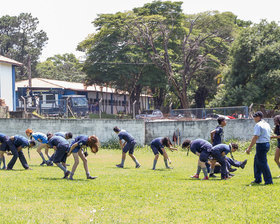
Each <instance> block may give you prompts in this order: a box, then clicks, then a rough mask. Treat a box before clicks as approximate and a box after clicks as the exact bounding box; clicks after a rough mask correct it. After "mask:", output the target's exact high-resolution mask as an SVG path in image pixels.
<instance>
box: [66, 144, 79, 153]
mask: <svg viewBox="0 0 280 224" xmlns="http://www.w3.org/2000/svg"><path fill="white" fill-rule="evenodd" d="M78 145H79V143H78V142H76V143H74V144H73V145H72V146H71V148H70V150H69V152H68V154H67V155H68V156H70V154H71V152H72V151H73V149H75V148H76V147H77V146H78Z"/></svg>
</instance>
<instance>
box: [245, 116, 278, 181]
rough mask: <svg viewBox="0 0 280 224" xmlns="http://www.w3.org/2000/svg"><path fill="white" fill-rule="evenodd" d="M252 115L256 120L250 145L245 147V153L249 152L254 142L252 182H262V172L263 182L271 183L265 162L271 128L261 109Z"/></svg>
mask: <svg viewBox="0 0 280 224" xmlns="http://www.w3.org/2000/svg"><path fill="white" fill-rule="evenodd" d="M253 117H254V120H255V122H256V125H255V128H254V136H253V138H252V140H251V144H250V146H249V147H248V148H247V149H246V153H247V154H250V152H251V150H252V148H253V146H254V145H255V144H256V155H255V159H254V177H255V180H254V181H253V182H252V184H260V183H261V182H262V174H263V179H264V181H265V184H273V182H272V176H271V172H270V169H269V166H268V163H267V152H268V151H269V148H270V143H269V141H270V133H271V128H270V126H269V124H268V123H267V122H266V121H264V120H263V119H262V118H263V113H262V112H261V111H257V112H256V113H255V114H254V115H253Z"/></svg>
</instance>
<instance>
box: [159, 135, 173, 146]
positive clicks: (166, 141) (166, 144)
mask: <svg viewBox="0 0 280 224" xmlns="http://www.w3.org/2000/svg"><path fill="white" fill-rule="evenodd" d="M161 143H162V145H163V146H166V147H171V146H172V143H171V141H170V139H169V138H168V137H164V138H163V139H162V140H161Z"/></svg>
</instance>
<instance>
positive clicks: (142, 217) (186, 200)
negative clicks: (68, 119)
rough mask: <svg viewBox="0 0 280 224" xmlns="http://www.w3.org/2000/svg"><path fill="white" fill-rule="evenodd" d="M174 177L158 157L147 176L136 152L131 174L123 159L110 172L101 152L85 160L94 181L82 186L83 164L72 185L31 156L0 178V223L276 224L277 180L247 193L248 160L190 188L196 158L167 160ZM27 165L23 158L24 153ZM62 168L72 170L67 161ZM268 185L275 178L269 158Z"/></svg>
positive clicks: (146, 161) (110, 160)
mask: <svg viewBox="0 0 280 224" xmlns="http://www.w3.org/2000/svg"><path fill="white" fill-rule="evenodd" d="M168 154H169V156H170V158H171V160H172V163H173V166H174V169H173V170H166V169H164V163H163V160H162V157H161V158H160V160H159V162H158V165H157V168H158V170H156V171H153V170H151V167H152V161H153V154H152V152H151V151H149V150H147V149H145V148H143V149H137V150H136V152H135V155H136V156H137V158H138V159H139V161H140V162H141V164H142V167H141V168H140V169H135V168H134V164H133V163H132V161H131V159H130V158H128V159H127V162H126V164H125V166H126V167H125V169H119V168H115V167H114V165H115V164H117V163H118V162H119V161H120V156H121V152H120V151H119V150H101V151H99V152H98V154H97V155H93V154H90V155H89V157H88V161H89V168H90V170H91V174H92V175H97V176H98V178H97V179H96V180H87V179H86V178H85V172H84V169H83V164H82V163H80V165H79V167H78V169H77V172H76V174H75V176H74V177H75V178H76V180H74V181H70V180H62V179H61V177H62V176H63V173H62V171H61V170H60V169H59V168H57V167H40V166H38V164H40V162H41V161H40V159H39V156H38V154H37V153H36V152H35V150H33V151H32V152H31V161H29V163H30V166H31V168H32V170H23V169H22V167H21V164H20V163H19V161H18V162H17V164H16V166H15V171H2V170H1V171H0V188H1V191H0V223H9V224H10V223H280V209H279V206H280V199H279V197H280V179H277V178H274V185H269V186H264V185H263V184H262V185H259V186H250V185H249V184H250V182H251V181H252V180H253V156H254V152H253V154H251V155H249V156H248V155H246V154H244V153H240V152H239V153H237V154H236V155H235V157H236V158H238V159H239V160H243V159H245V158H247V159H248V164H247V166H246V167H245V169H244V170H242V169H239V170H238V171H236V172H235V174H236V175H235V177H234V178H232V179H231V180H227V181H222V180H220V179H213V180H210V181H201V180H191V179H190V175H192V174H193V173H194V172H195V170H196V164H197V157H196V156H195V155H193V154H191V155H189V156H188V157H187V156H186V152H183V151H179V152H173V153H171V152H169V153H168ZM25 155H26V157H27V152H26V151H25ZM68 163H70V164H71V165H72V164H73V159H72V156H71V157H70V159H69V160H68ZM269 165H270V168H271V170H272V175H273V177H276V176H278V175H280V170H279V168H278V167H277V166H276V164H275V163H274V162H273V156H272V155H269Z"/></svg>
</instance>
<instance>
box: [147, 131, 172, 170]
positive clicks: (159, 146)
mask: <svg viewBox="0 0 280 224" xmlns="http://www.w3.org/2000/svg"><path fill="white" fill-rule="evenodd" d="M164 147H167V148H169V149H170V150H171V151H174V150H176V151H177V149H176V148H173V147H172V143H171V141H170V139H169V138H168V137H159V138H155V139H154V140H153V141H152V142H151V148H152V150H153V153H154V155H155V158H154V163H153V170H155V169H156V165H157V161H158V158H159V153H160V154H161V155H162V156H163V158H164V164H165V167H166V168H167V169H172V167H170V166H169V165H168V161H169V163H170V164H171V160H170V159H169V157H168V155H167V153H166V151H165V149H164Z"/></svg>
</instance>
